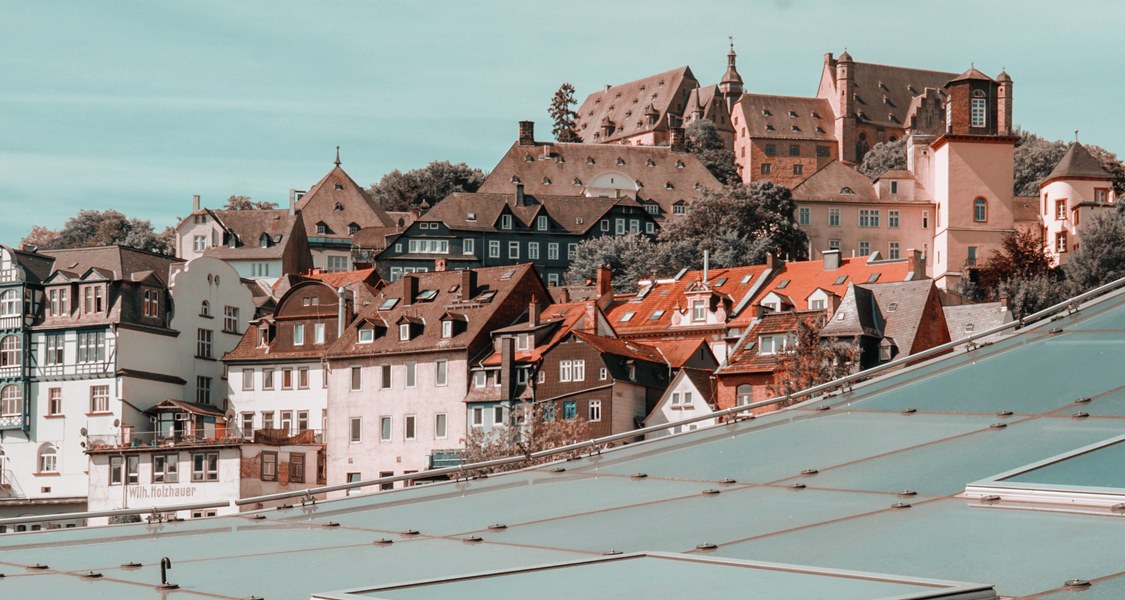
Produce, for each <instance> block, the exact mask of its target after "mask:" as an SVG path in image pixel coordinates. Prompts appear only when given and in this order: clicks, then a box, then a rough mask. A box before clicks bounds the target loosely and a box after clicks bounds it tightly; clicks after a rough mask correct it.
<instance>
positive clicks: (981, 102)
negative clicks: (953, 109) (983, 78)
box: [969, 90, 988, 127]
mask: <svg viewBox="0 0 1125 600" xmlns="http://www.w3.org/2000/svg"><path fill="white" fill-rule="evenodd" d="M987 124H988V100H986V99H985V98H984V91H983V90H976V91H974V92H973V98H972V100H971V104H970V111H969V125H970V126H972V127H984V126H985V125H987Z"/></svg>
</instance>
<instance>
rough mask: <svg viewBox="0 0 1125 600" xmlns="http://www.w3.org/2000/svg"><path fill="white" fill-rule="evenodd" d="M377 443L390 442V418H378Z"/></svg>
mask: <svg viewBox="0 0 1125 600" xmlns="http://www.w3.org/2000/svg"><path fill="white" fill-rule="evenodd" d="M379 441H380V442H389V441H391V418H390V417H379Z"/></svg>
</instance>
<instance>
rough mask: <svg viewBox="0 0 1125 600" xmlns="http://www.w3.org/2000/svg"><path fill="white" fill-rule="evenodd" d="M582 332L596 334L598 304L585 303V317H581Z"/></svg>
mask: <svg viewBox="0 0 1125 600" xmlns="http://www.w3.org/2000/svg"><path fill="white" fill-rule="evenodd" d="M582 331H585V332H588V333H593V334H597V333H598V303H597V302H595V301H593V300H587V301H586V316H585V317H583V323H582Z"/></svg>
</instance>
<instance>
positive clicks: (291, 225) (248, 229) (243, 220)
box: [203, 209, 301, 260]
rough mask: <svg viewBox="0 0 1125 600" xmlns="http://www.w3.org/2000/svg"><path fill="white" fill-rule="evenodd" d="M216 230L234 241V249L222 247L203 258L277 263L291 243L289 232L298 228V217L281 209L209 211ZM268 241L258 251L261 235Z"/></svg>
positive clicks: (207, 253) (207, 250)
mask: <svg viewBox="0 0 1125 600" xmlns="http://www.w3.org/2000/svg"><path fill="white" fill-rule="evenodd" d="M208 212H210V213H211V214H212V216H214V218H215V220H216V221H217V222H218V223H219V226H220V227H222V228H223V229H225V230H226V232H227V234H228V235H230V234H233V235H234V236H236V238H237V240H238V241H237V244H238V245H237V246H236V247H234V248H230V247H228V246H226V245H223V244H221V243H220V244H218V245H216V246H212V247H210V248H207V249H206V250H204V251H203V255H204V256H210V257H212V258H217V259H220V260H232V259H244V260H255V259H257V260H263V259H280V258H281V257H282V256H283V255H284V254H285V249H286V248H287V247H288V246H289V244H291V243H292V241H293V231H294V230H295V228H296V227H297V226H298V225H299V224H300V222H301V217H300V215H291V214H289V211H288V210H284V209H267V210H209V211H208ZM263 234H264V235H266V236H267V237H268V238H269V242H268V244H267V246H266V247H264V248H263V247H262V246H261V243H260V239H261V237H262V235H263Z"/></svg>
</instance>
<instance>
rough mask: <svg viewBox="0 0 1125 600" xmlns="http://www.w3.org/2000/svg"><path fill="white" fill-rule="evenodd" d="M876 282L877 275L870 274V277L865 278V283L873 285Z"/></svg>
mask: <svg viewBox="0 0 1125 600" xmlns="http://www.w3.org/2000/svg"><path fill="white" fill-rule="evenodd" d="M876 281H879V274H878V273H872V274H871V276H870V277H868V278H867V283H875V282H876Z"/></svg>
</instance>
